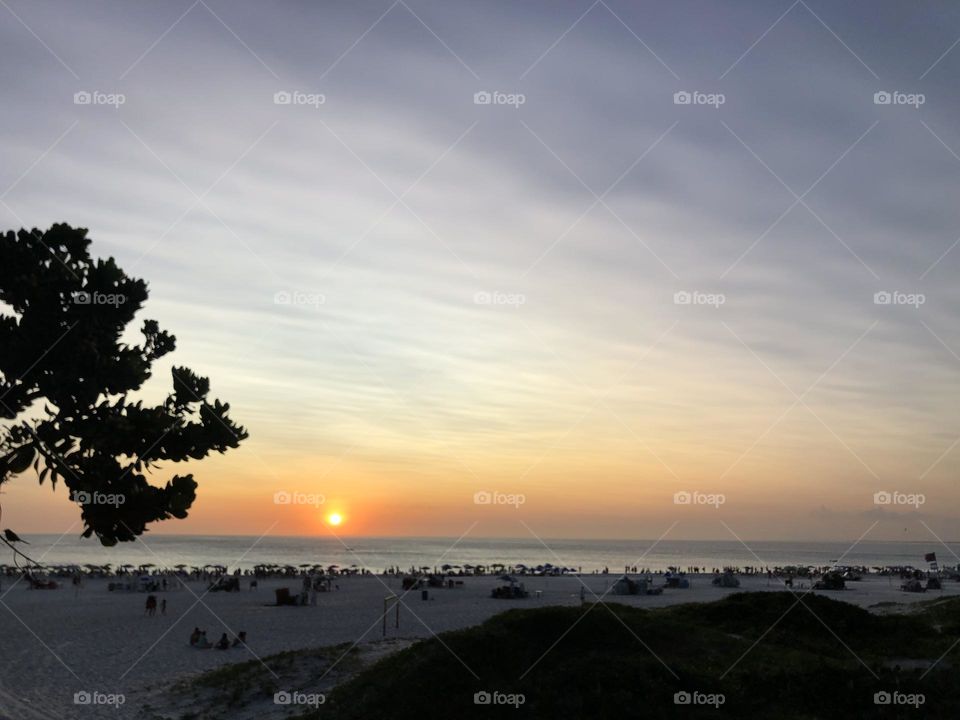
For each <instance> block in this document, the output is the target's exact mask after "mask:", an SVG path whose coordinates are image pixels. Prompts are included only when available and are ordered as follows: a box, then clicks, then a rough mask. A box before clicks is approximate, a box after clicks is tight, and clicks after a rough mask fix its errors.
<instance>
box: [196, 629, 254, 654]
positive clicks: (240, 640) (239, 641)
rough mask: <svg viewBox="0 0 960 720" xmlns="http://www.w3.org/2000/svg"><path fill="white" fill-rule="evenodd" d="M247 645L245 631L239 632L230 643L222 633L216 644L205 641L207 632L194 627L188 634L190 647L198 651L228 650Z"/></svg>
mask: <svg viewBox="0 0 960 720" xmlns="http://www.w3.org/2000/svg"><path fill="white" fill-rule="evenodd" d="M246 644H247V632H246V630H241V631H240V633H239V634H238V635H237V636H236V637H235V638H234V639H233V642H232V643H231V642H230V640H229V639H228V638H227V634H226V633H223V634H222V635H221V636H220V639H219V640H217V642H216V643H211V642H210V641H209V640H208V639H207V631H206V630H201V629H200V628H197V627H195V628H194V629H193V632H192V633H190V647H195V648H198V649H200V650H209V649H210V648H216V649H217V650H229V649H230V648H232V647H237V646H238V645H246Z"/></svg>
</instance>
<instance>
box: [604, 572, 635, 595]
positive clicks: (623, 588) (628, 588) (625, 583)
mask: <svg viewBox="0 0 960 720" xmlns="http://www.w3.org/2000/svg"><path fill="white" fill-rule="evenodd" d="M637 590H638V588H637V583H635V582H634V581H633V580H631V579H630V578H628V577H627V576H626V575H622V576H621V577H620V578H619V579H618V580H617V581H616V582H615V583H613V587H612V588H611V589H610V592H611V593H613V594H614V595H636V594H637Z"/></svg>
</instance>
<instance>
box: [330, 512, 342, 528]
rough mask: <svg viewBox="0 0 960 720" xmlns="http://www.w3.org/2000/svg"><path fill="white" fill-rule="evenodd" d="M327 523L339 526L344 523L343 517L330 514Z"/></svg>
mask: <svg viewBox="0 0 960 720" xmlns="http://www.w3.org/2000/svg"><path fill="white" fill-rule="evenodd" d="M327 522H328V523H330V524H331V525H333V526H337V525H339V524H340V523H342V522H343V515H341V514H340V513H330V514H329V515H327Z"/></svg>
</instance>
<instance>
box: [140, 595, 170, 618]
mask: <svg viewBox="0 0 960 720" xmlns="http://www.w3.org/2000/svg"><path fill="white" fill-rule="evenodd" d="M143 614H144V615H146V616H147V617H153V616H154V615H156V614H157V596H156V595H147V602H146V604H145V606H144V611H143ZM160 614H161V615H166V614H167V599H166V598H162V599H161V600H160Z"/></svg>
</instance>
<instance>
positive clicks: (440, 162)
mask: <svg viewBox="0 0 960 720" xmlns="http://www.w3.org/2000/svg"><path fill="white" fill-rule="evenodd" d="M0 5H2V7H0V18H2V20H0V82H2V87H3V100H4V106H5V107H4V112H3V113H2V115H0V133H2V140H3V145H2V146H3V162H2V163H0V224H2V229H4V230H6V229H16V228H19V227H21V226H26V227H39V228H47V227H49V226H50V225H51V224H52V223H54V222H59V221H64V222H69V223H71V224H73V225H77V226H82V227H87V228H89V229H90V235H91V237H92V238H93V245H92V251H93V252H94V254H95V255H99V256H103V257H106V256H114V257H115V258H116V259H117V261H118V263H119V264H120V266H121V267H123V268H124V269H125V270H126V271H127V272H128V273H130V274H132V275H134V276H138V277H143V278H145V279H146V280H147V281H148V282H149V284H150V290H151V297H150V300H149V302H148V305H147V309H146V311H145V313H144V314H143V316H144V317H150V318H156V319H157V320H159V321H160V323H161V325H162V326H163V327H165V328H166V329H168V330H169V331H171V332H172V333H174V334H175V335H176V336H177V339H178V348H177V351H176V353H174V354H173V356H171V357H169V358H166V359H165V360H169V362H164V363H163V364H161V365H159V366H158V367H157V369H156V372H155V375H154V378H153V380H152V381H151V383H150V385H149V389H148V390H147V392H146V393H145V396H146V397H147V398H148V399H151V400H154V401H157V400H159V399H160V398H162V397H163V396H164V395H165V393H166V392H167V391H168V390H169V386H170V380H169V367H170V364H171V363H176V364H184V365H187V366H189V367H191V368H192V369H193V370H195V371H196V372H198V373H200V374H203V375H208V376H210V377H211V379H212V393H211V394H212V395H213V396H215V397H218V398H220V399H221V400H224V401H227V402H229V403H230V404H231V407H232V416H233V417H234V418H235V419H236V420H237V421H238V422H240V423H242V424H243V425H244V426H246V427H247V429H248V430H249V432H250V438H249V440H248V441H246V442H245V443H243V445H242V446H241V447H240V448H239V449H237V450H233V451H231V452H229V453H228V454H226V455H225V456H222V457H219V456H218V457H215V458H211V459H209V460H206V461H204V462H202V463H193V464H189V465H186V466H184V467H183V468H181V467H176V466H172V465H171V466H168V467H165V468H163V470H162V472H160V473H158V474H157V476H156V482H158V483H159V482H162V481H165V480H166V479H167V478H168V477H169V476H170V475H172V474H174V472H184V471H189V472H194V473H195V475H196V477H197V479H198V481H199V483H200V489H199V494H198V499H197V502H196V503H195V505H194V508H193V510H192V511H191V514H190V517H189V519H187V520H185V521H171V522H167V523H161V524H159V525H156V526H154V527H153V528H152V531H153V532H163V533H167V532H176V533H193V534H219V533H225V534H249V535H259V534H260V533H263V532H266V531H267V530H268V529H270V532H271V533H273V534H287V535H290V534H326V533H327V532H328V527H327V526H326V523H325V522H324V518H325V516H326V515H328V514H329V513H332V512H337V513H340V514H341V515H342V517H343V523H342V525H341V526H340V528H339V529H338V530H337V532H338V533H342V534H346V535H351V534H355V535H377V536H391V535H414V536H426V535H443V536H454V537H455V536H459V535H460V534H461V533H464V532H467V531H469V532H470V534H471V535H476V536H484V535H489V536H527V535H528V534H529V532H531V530H532V531H535V532H536V533H538V534H539V535H542V536H544V537H623V538H656V537H658V536H659V535H661V533H663V532H665V531H667V530H668V528H671V526H672V524H673V523H674V522H677V523H678V524H677V525H676V526H675V527H674V528H673V529H672V530H670V536H671V537H673V538H721V537H724V538H727V539H729V537H730V534H731V532H736V534H737V535H739V536H741V537H745V538H771V539H794V538H809V539H847V538H849V539H850V540H851V541H853V540H855V539H856V538H857V537H859V536H860V535H861V534H862V533H865V532H868V531H869V537H870V538H871V539H916V540H920V539H929V538H930V537H931V534H932V533H936V535H938V536H940V537H943V538H945V539H953V540H956V539H957V538H958V536H960V517H958V511H957V507H958V504H960V488H958V484H957V469H958V460H960V449H958V448H957V447H956V446H957V444H958V439H960V412H958V403H957V398H958V396H960V324H958V323H957V322H956V317H957V311H958V309H960V286H958V285H957V283H956V277H957V270H958V268H960V248H958V247H955V246H956V245H957V244H958V238H960V204H958V203H957V202H956V200H955V195H956V188H957V182H958V179H960V122H958V121H960V97H958V95H957V92H956V78H957V74H958V72H960V46H956V47H955V45H956V41H957V40H958V37H960V7H955V6H950V5H948V4H944V3H930V4H929V5H928V6H923V4H922V3H921V4H919V5H918V4H914V3H910V7H911V8H912V10H911V12H910V14H909V18H907V17H906V15H905V13H906V12H907V9H906V7H905V6H904V4H903V3H901V2H869V3H867V2H861V3H844V4H843V6H842V7H841V6H838V5H837V4H836V3H831V2H826V1H825V0H806V1H804V0H799V1H798V2H795V3H793V4H791V2H790V0H784V1H783V2H764V3H760V2H754V3H746V2H734V3H717V2H682V3H654V2H643V3H628V2H622V1H618V2H613V1H609V0H598V2H595V3H593V4H592V5H591V4H590V2H589V0H584V1H583V2H543V3H537V2H523V3H508V2H502V3H501V2H482V3H480V2H478V3H469V4H468V3H449V2H424V1H423V0H398V1H397V2H394V3H392V4H391V2H390V1H389V0H384V1H383V2H364V3H347V2H339V3H326V2H324V3H307V2H302V3H300V2H286V3H271V4H269V5H267V4H262V3H252V2H227V1H226V0H198V2H195V3H193V4H191V0H182V1H177V2H168V3H139V2H138V3H93V2H91V3H84V4H82V5H75V4H67V3H48V2H32V1H31V2H24V1H22V0H5V2H3V3H0ZM917 7H920V8H923V7H928V11H917V10H916V8H917ZM83 92H87V93H91V94H92V95H91V97H93V98H94V101H93V102H91V103H90V104H76V103H75V101H74V96H75V93H83ZM484 92H489V93H501V95H497V96H495V100H499V101H504V102H502V103H501V102H492V103H490V104H477V103H476V102H475V93H484ZM683 92H687V93H701V95H697V96H693V97H699V98H700V100H702V101H704V102H707V99H709V97H711V95H713V96H716V95H717V94H719V95H720V96H722V104H720V101H716V102H714V104H712V105H711V104H703V103H700V104H698V103H696V102H693V103H690V104H677V103H676V102H675V93H683ZM885 92H886V93H890V96H889V97H891V98H893V100H892V101H891V102H890V103H889V104H884V102H883V98H884V97H885V96H882V95H881V96H879V98H880V99H879V101H878V100H877V99H876V98H875V94H876V93H885ZM98 93H99V94H98ZM276 93H292V94H295V95H294V96H293V97H294V102H291V103H290V104H282V103H279V104H278V103H276V102H275V94H276ZM897 93H900V95H897ZM918 94H920V95H922V101H921V100H919V99H917V97H916V96H917V95H918ZM111 95H120V96H122V98H123V103H122V104H119V105H117V104H116V103H115V104H104V103H109V102H110V100H109V98H110V96H111ZM518 95H520V96H522V98H518V97H516V96H518ZM320 96H322V100H323V102H322V103H321V102H320V99H321V98H320ZM910 96H914V102H912V104H910V101H909V100H908V99H907V98H909V97H910ZM282 97H283V96H281V99H282ZM678 97H680V98H681V99H682V97H683V96H678ZM898 98H899V100H898ZM521 99H522V104H520V100H521ZM511 100H513V101H514V102H512V103H511V102H510V101H511ZM884 292H887V293H899V295H894V296H893V297H894V301H893V303H892V304H882V303H880V304H878V303H877V302H875V294H876V293H884ZM678 293H690V294H691V295H687V296H684V295H678ZM910 295H913V296H920V297H919V299H917V298H915V300H916V302H913V303H912V304H909V302H908V301H907V300H905V298H907V297H908V296H910ZM686 297H691V298H692V299H693V301H692V302H691V303H689V304H684V303H683V302H682V299H683V298H686ZM881 297H884V296H881ZM678 298H679V299H680V301H679V302H678ZM898 298H899V300H898ZM287 300H289V302H286V301H287ZM897 303H900V304H897ZM135 337H136V336H135V335H131V336H130V339H131V340H135ZM682 491H687V492H701V493H710V494H722V495H723V496H724V502H723V504H722V505H721V506H720V507H719V508H716V507H712V506H710V505H699V506H692V505H678V504H675V502H674V495H675V493H677V492H682ZM878 491H888V492H894V491H898V492H902V493H913V494H922V495H923V496H924V499H925V503H924V504H923V505H922V506H920V507H919V508H918V509H914V507H911V506H883V505H877V504H875V502H874V493H876V492H878ZM278 492H287V493H296V492H300V493H312V494H320V495H323V496H324V499H325V502H324V503H322V504H319V505H309V504H301V505H293V504H291V505H284V504H276V503H275V502H274V496H275V493H278ZM478 492H480V493H482V492H498V493H503V494H514V495H516V494H522V495H523V499H524V502H523V504H522V505H519V506H518V507H515V506H513V505H484V504H477V503H475V501H474V496H475V494H476V493H478ZM877 520H879V521H880V522H879V524H876V525H874V523H875V521H877ZM74 522H75V523H76V525H75V530H76V532H77V533H79V531H80V523H79V512H78V511H77V508H76V507H75V506H74V505H72V504H71V503H69V502H68V501H67V498H66V493H65V489H64V488H63V487H60V488H58V489H57V492H56V495H55V496H52V495H51V490H50V488H49V486H44V487H42V488H41V487H39V486H38V485H37V482H36V478H35V477H32V476H31V475H30V474H27V475H24V476H22V477H19V478H17V479H16V480H15V481H13V482H12V483H10V484H9V485H8V486H7V487H6V488H5V494H4V496H3V524H4V526H11V527H15V528H17V530H18V531H22V532H26V533H28V532H56V533H60V532H65V531H67V530H68V529H70V528H71V527H72V526H71V523H74Z"/></svg>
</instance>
